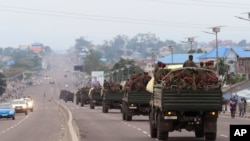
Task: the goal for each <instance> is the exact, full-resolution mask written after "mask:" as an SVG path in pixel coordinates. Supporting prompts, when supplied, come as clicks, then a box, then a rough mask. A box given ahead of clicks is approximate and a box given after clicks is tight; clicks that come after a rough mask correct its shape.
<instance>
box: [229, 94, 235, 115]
mask: <svg viewBox="0 0 250 141" xmlns="http://www.w3.org/2000/svg"><path fill="white" fill-rule="evenodd" d="M230 111H231V118H234V117H235V111H236V101H235V100H234V99H233V98H230Z"/></svg>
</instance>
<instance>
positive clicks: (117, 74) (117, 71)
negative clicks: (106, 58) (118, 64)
mask: <svg viewBox="0 0 250 141" xmlns="http://www.w3.org/2000/svg"><path fill="white" fill-rule="evenodd" d="M118 72H119V70H116V81H117V82H118Z"/></svg>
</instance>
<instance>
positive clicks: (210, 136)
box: [205, 132, 216, 141]
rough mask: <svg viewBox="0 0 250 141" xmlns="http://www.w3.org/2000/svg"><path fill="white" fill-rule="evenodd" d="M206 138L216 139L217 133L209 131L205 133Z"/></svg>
mask: <svg viewBox="0 0 250 141" xmlns="http://www.w3.org/2000/svg"><path fill="white" fill-rule="evenodd" d="M205 139H206V140H210V141H211V140H215V139H216V133H213V132H209V133H205Z"/></svg>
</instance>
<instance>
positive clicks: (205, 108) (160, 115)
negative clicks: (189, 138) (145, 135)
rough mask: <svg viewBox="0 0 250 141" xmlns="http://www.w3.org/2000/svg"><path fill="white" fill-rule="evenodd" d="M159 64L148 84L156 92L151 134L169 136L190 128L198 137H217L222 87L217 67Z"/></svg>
mask: <svg viewBox="0 0 250 141" xmlns="http://www.w3.org/2000/svg"><path fill="white" fill-rule="evenodd" d="M159 64H160V63H158V66H157V67H156V68H155V72H154V78H152V79H151V80H150V82H149V83H148V85H147V90H148V91H150V92H151V93H152V97H151V100H150V116H149V123H150V135H151V138H157V139H158V140H167V139H168V137H169V136H168V135H169V132H173V131H175V130H176V131H180V132H181V130H182V129H186V130H187V131H193V132H194V133H195V137H197V138H203V137H205V139H206V140H215V139H216V133H217V118H218V113H219V111H221V110H222V90H221V82H220V81H219V80H218V77H217V75H216V73H215V72H214V70H212V69H207V68H205V67H204V68H199V67H184V68H179V69H172V70H169V69H165V67H161V66H162V65H161V64H160V65H159Z"/></svg>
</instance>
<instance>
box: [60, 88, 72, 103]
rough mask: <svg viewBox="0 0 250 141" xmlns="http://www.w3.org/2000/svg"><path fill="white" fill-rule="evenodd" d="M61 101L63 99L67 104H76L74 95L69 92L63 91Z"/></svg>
mask: <svg viewBox="0 0 250 141" xmlns="http://www.w3.org/2000/svg"><path fill="white" fill-rule="evenodd" d="M59 99H62V100H64V101H65V102H68V101H71V102H74V93H72V92H71V91H68V90H61V91H60V95H59Z"/></svg>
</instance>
